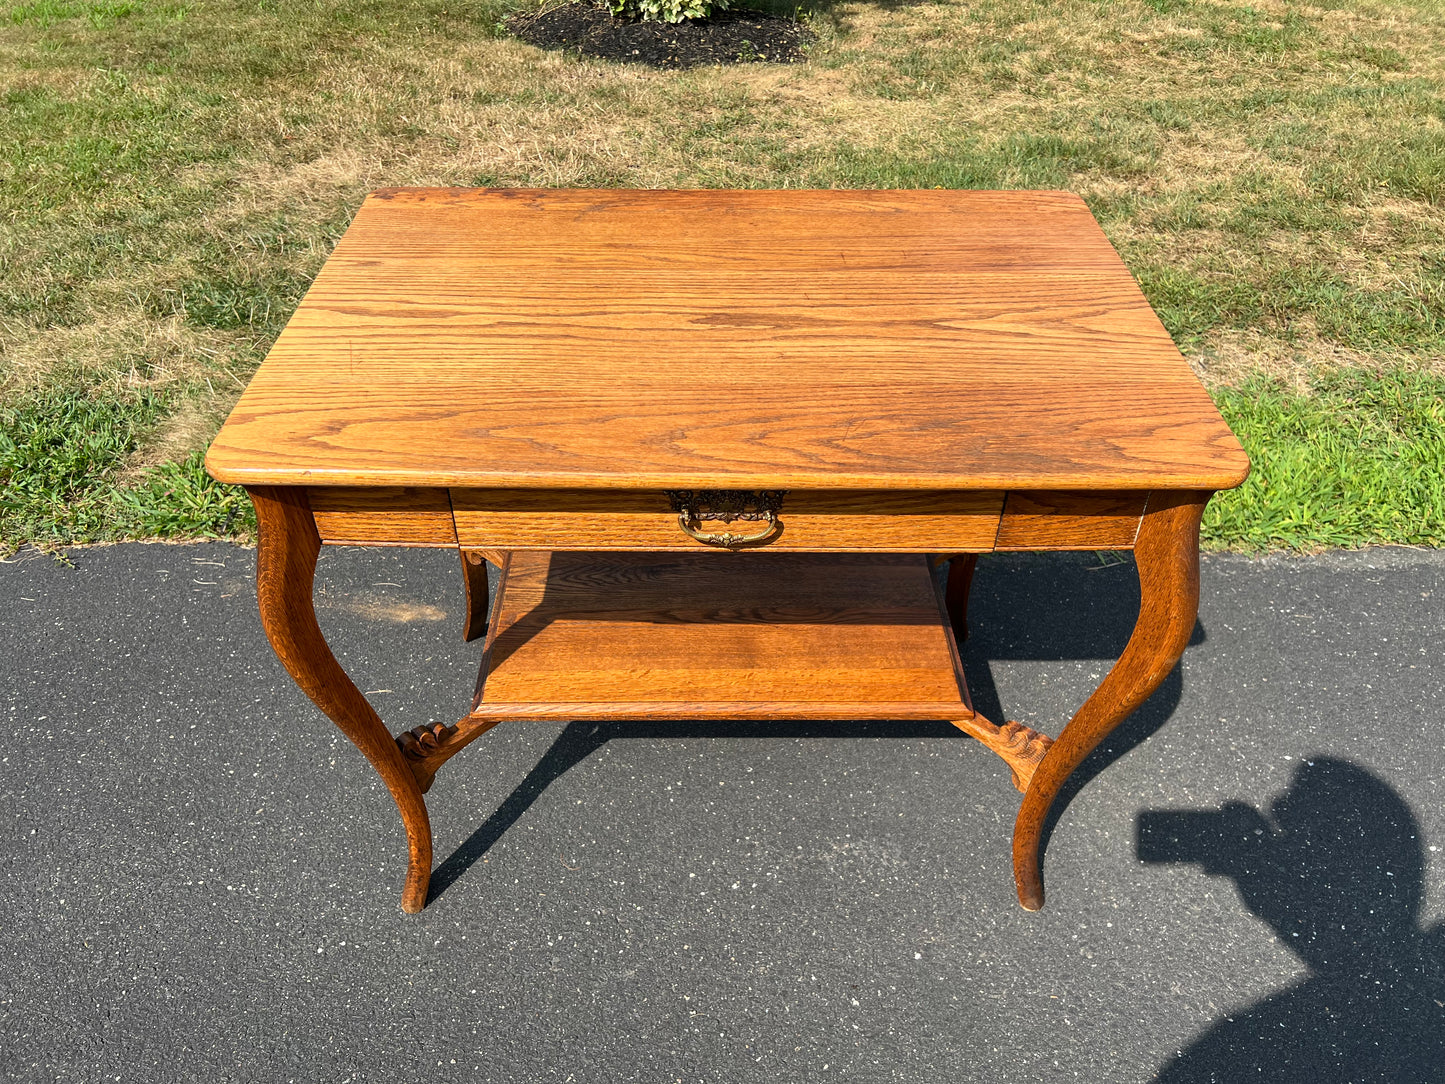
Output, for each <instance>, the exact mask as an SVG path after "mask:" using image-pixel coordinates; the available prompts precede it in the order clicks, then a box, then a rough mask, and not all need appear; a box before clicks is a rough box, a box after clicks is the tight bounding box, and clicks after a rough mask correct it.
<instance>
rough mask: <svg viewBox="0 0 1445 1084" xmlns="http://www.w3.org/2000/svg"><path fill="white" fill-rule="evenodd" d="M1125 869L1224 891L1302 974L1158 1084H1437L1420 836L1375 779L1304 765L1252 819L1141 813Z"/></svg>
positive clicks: (1440, 1006)
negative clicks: (1177, 867) (1204, 878)
mask: <svg viewBox="0 0 1445 1084" xmlns="http://www.w3.org/2000/svg"><path fill="white" fill-rule="evenodd" d="M1138 854H1139V858H1140V859H1141V860H1142V861H1144V862H1149V863H1164V862H1181V863H1189V864H1195V865H1199V866H1201V867H1202V868H1203V870H1204V872H1206V873H1208V874H1211V875H1215V876H1225V877H1229V878H1230V879H1232V880H1233V881H1234V883H1235V887H1236V888H1237V889H1238V890H1239V895H1240V898H1241V899H1242V900H1243V901H1244V904H1245V906H1246V907H1248V908H1249V909H1250V910H1251V911H1252V912H1254V914H1256V915H1258V916H1259V917H1260V918H1261V919H1263V920H1264V921H1265V922H1267V923H1268V924H1269V926H1270V927H1271V928H1272V929H1273V930H1274V931H1275V933H1276V934H1277V935H1278V937H1279V939H1280V940H1281V941H1282V942H1283V943H1284V944H1285V945H1288V946H1289V948H1290V949H1291V951H1293V952H1294V953H1295V955H1297V956H1298V957H1299V958H1300V960H1301V961H1303V962H1304V963H1305V964H1306V965H1307V966H1308V967H1309V968H1310V971H1311V974H1310V975H1309V977H1308V978H1306V979H1305V980H1304V981H1302V982H1300V983H1298V984H1297V985H1294V986H1291V987H1290V988H1288V989H1286V990H1282V991H1280V992H1279V993H1277V994H1272V995H1271V996H1269V997H1267V998H1265V999H1264V1000H1263V1001H1260V1002H1259V1003H1257V1004H1255V1005H1253V1006H1250V1007H1249V1008H1247V1009H1245V1010H1243V1011H1242V1012H1239V1013H1236V1014H1234V1015H1228V1016H1226V1017H1225V1019H1224V1020H1222V1021H1219V1022H1218V1023H1216V1024H1215V1025H1214V1026H1213V1027H1212V1028H1210V1029H1209V1031H1207V1032H1205V1033H1204V1034H1203V1035H1201V1036H1200V1037H1199V1038H1198V1039H1196V1040H1195V1041H1194V1042H1193V1043H1192V1044H1190V1046H1189V1047H1187V1048H1186V1049H1185V1050H1184V1051H1183V1052H1181V1053H1180V1054H1179V1055H1178V1056H1177V1057H1175V1058H1174V1059H1172V1060H1171V1061H1170V1062H1169V1063H1168V1064H1167V1065H1165V1066H1164V1067H1163V1069H1161V1070H1160V1072H1159V1074H1158V1076H1157V1077H1156V1078H1155V1080H1156V1081H1157V1082H1159V1084H1182V1082H1190V1081H1230V1080H1244V1079H1251V1080H1271V1081H1281V1082H1287V1084H1288V1082H1295V1081H1298V1082H1302V1084H1303V1082H1309V1084H1318V1082H1321V1081H1333V1080H1349V1081H1389V1082H1391V1084H1407V1082H1417V1081H1418V1082H1425V1081H1445V923H1441V924H1437V925H1435V926H1433V927H1431V928H1430V929H1428V930H1427V929H1422V928H1421V926H1420V909H1421V904H1422V902H1423V893H1424V874H1425V853H1424V850H1423V847H1422V844H1421V842H1420V830H1419V825H1418V824H1417V822H1416V820H1415V817H1414V815H1413V813H1412V812H1411V811H1410V807H1409V806H1408V805H1407V804H1406V803H1405V802H1404V800H1403V799H1402V798H1401V797H1400V796H1399V795H1398V794H1397V793H1396V792H1395V791H1394V789H1393V788H1391V787H1390V786H1389V785H1388V784H1387V783H1385V782H1384V781H1383V780H1381V779H1379V778H1377V777H1376V776H1374V775H1372V774H1370V773H1369V772H1367V771H1365V770H1364V769H1363V768H1361V767H1359V766H1358V765H1355V764H1352V763H1350V762H1349V761H1346V760H1337V759H1334V758H1330V757H1323V756H1321V757H1316V758H1315V759H1314V760H1312V761H1306V762H1304V763H1303V764H1302V765H1301V766H1300V767H1299V769H1298V770H1297V771H1296V772H1295V775H1294V779H1293V780H1292V782H1291V785H1290V788H1289V790H1287V791H1286V792H1285V793H1284V794H1283V795H1281V796H1280V797H1279V798H1277V799H1276V800H1275V801H1274V802H1273V803H1271V804H1270V806H1269V809H1268V810H1267V811H1265V812H1261V811H1259V810H1256V809H1254V808H1253V807H1251V806H1248V805H1245V804H1243V803H1241V802H1227V803H1225V805H1224V806H1223V807H1222V808H1220V809H1219V810H1210V811H1204V810H1199V811H1188V812H1173V811H1146V812H1144V813H1141V814H1140V816H1139V820H1138Z"/></svg>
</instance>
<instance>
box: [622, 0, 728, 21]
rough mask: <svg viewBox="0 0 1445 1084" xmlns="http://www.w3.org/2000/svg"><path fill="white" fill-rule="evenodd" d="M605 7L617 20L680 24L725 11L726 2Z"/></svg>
mask: <svg viewBox="0 0 1445 1084" xmlns="http://www.w3.org/2000/svg"><path fill="white" fill-rule="evenodd" d="M607 7H608V9H609V10H610V11H611V12H612V14H613V15H614V16H616V17H617V18H619V19H641V20H642V21H643V22H645V23H680V22H682V21H683V20H684V19H706V18H707V17H708V16H709V15H711V14H712V13H713V12H714V11H726V10H727V7H728V0H607Z"/></svg>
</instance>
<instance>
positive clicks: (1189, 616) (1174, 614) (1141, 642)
mask: <svg viewBox="0 0 1445 1084" xmlns="http://www.w3.org/2000/svg"><path fill="white" fill-rule="evenodd" d="M1209 497H1210V494H1209V493H1194V492H1176V493H1169V492H1162V493H1161V492H1158V491H1156V492H1155V493H1153V494H1151V495H1150V498H1149V508H1148V511H1147V512H1145V514H1144V518H1143V522H1142V523H1141V524H1140V526H1139V536H1138V538H1137V539H1136V540H1135V543H1134V563H1135V566H1136V567H1137V568H1138V570H1139V594H1140V598H1139V619H1138V621H1137V622H1136V623H1135V625H1134V633H1133V635H1132V636H1130V637H1129V643H1128V645H1127V646H1126V647H1125V648H1124V653H1123V654H1122V655H1120V656H1119V660H1118V661H1117V662H1116V663H1115V664H1114V667H1113V669H1111V670H1110V671H1109V673H1108V675H1107V676H1106V677H1105V678H1104V681H1103V684H1101V685H1100V686H1099V687H1098V688H1097V689H1096V690H1095V691H1094V694H1093V695H1092V696H1090V697H1089V699H1088V700H1086V701H1085V702H1084V706H1083V707H1081V708H1080V709H1079V710H1078V713H1077V714H1076V715H1075V716H1074V718H1073V719H1072V720H1071V721H1070V722H1069V725H1068V726H1066V727H1064V731H1063V733H1062V734H1060V735H1059V736H1058V737H1057V738H1056V739H1055V740H1054V743H1053V745H1051V746H1050V747H1049V749H1048V752H1047V753H1045V754H1044V758H1043V760H1042V761H1041V762H1040V763H1039V766H1038V769H1037V770H1036V771H1035V772H1034V775H1033V778H1032V779H1031V780H1030V781H1029V786H1028V790H1027V791H1026V792H1025V793H1024V800H1023V805H1022V806H1021V807H1020V808H1019V814H1018V819H1017V820H1016V821H1015V822H1014V843H1013V851H1014V881H1015V883H1016V884H1017V886H1018V894H1019V903H1021V904H1023V906H1024V907H1025V908H1026V909H1027V910H1030V911H1037V910H1038V909H1039V908H1040V907H1042V906H1043V905H1044V883H1043V877H1042V873H1041V871H1040V867H1039V859H1040V855H1039V841H1040V838H1041V835H1042V832H1043V827H1044V821H1045V820H1046V819H1047V817H1048V814H1049V808H1050V807H1051V806H1052V805H1053V804H1054V799H1055V798H1056V797H1058V793H1059V789H1060V788H1061V787H1062V786H1063V784H1064V781H1065V780H1066V779H1068V777H1069V776H1070V775H1071V774H1072V773H1073V771H1074V769H1075V768H1077V767H1078V766H1079V764H1080V763H1082V762H1083V760H1084V758H1085V757H1086V756H1088V755H1089V753H1091V752H1092V751H1093V750H1094V747H1095V746H1097V745H1098V744H1099V743H1100V742H1101V741H1103V740H1104V738H1105V737H1107V736H1108V734H1109V732H1110V731H1112V730H1113V729H1114V728H1115V727H1116V726H1118V725H1119V724H1120V723H1121V722H1123V721H1124V720H1125V719H1126V718H1128V716H1129V714H1130V713H1131V712H1133V711H1134V709H1135V708H1137V707H1139V705H1140V704H1142V703H1144V701H1145V700H1147V699H1148V698H1149V696H1150V694H1151V693H1153V692H1154V690H1155V689H1157V688H1158V687H1159V685H1160V684H1161V683H1162V682H1163V681H1164V679H1165V678H1166V677H1168V676H1169V672H1170V671H1171V670H1173V669H1174V666H1175V664H1176V663H1177V662H1178V661H1179V657H1180V656H1181V655H1182V654H1183V653H1184V645H1185V644H1187V643H1188V642H1189V635H1190V633H1191V632H1192V631H1193V630H1194V620H1195V617H1196V616H1197V614H1198V612H1199V520H1200V517H1201V516H1202V515H1203V513H1204V505H1205V504H1206V503H1207V502H1208V500H1209Z"/></svg>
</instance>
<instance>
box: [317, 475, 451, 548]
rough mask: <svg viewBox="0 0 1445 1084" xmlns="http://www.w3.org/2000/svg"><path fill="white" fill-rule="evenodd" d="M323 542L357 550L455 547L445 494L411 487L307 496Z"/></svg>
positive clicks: (330, 490) (344, 490)
mask: <svg viewBox="0 0 1445 1084" xmlns="http://www.w3.org/2000/svg"><path fill="white" fill-rule="evenodd" d="M307 497H308V498H309V499H310V501H311V515H312V516H313V517H314V518H315V520H316V530H317V532H318V533H319V534H320V535H321V541H323V542H334V543H338V544H343V545H352V546H455V545H456V544H457V532H456V527H455V526H454V525H453V523H452V506H451V501H449V500H448V499H447V491H446V490H445V489H414V488H411V487H406V486H374V487H367V488H365V489H362V488H352V487H340V486H338V487H326V488H321V487H315V488H312V489H309V490H307Z"/></svg>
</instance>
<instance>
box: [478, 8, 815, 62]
mask: <svg viewBox="0 0 1445 1084" xmlns="http://www.w3.org/2000/svg"><path fill="white" fill-rule="evenodd" d="M507 29H508V30H510V31H511V32H512V33H513V34H515V35H517V37H519V38H521V39H522V40H523V41H525V42H529V43H530V44H532V45H537V46H541V47H542V48H543V49H575V50H577V51H578V52H580V53H585V54H586V55H587V56H595V57H601V58H602V59H604V60H617V61H621V62H623V63H631V64H648V65H651V66H652V67H654V68H695V67H698V66H699V65H703V64H747V63H753V62H762V61H767V62H770V63H777V64H792V63H796V62H797V61H799V60H802V59H803V46H804V45H806V44H807V43H808V42H810V41H812V40H813V35H812V33H811V32H810V31H809V30H808V29H807V28H806V27H804V26H803V25H802V24H800V23H797V22H795V21H793V20H792V19H785V18H782V17H780V16H777V15H768V14H765V13H764V12H761V11H745V10H732V11H719V12H716V13H714V14H713V15H711V16H709V17H708V18H706V19H696V20H693V19H689V20H685V21H683V22H680V23H642V22H624V21H623V20H621V19H615V18H613V17H612V15H610V14H609V13H608V12H607V9H606V8H603V7H600V6H598V5H597V4H595V3H587V2H585V0H581V2H578V3H572V4H563V5H562V6H561V7H555V8H548V9H547V10H546V11H540V12H536V13H534V14H524V15H514V16H512V18H511V19H509V20H507Z"/></svg>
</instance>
